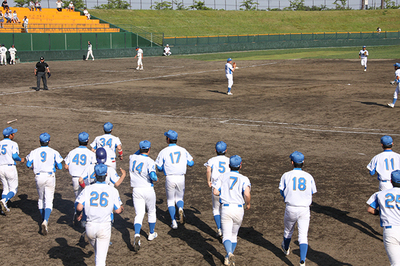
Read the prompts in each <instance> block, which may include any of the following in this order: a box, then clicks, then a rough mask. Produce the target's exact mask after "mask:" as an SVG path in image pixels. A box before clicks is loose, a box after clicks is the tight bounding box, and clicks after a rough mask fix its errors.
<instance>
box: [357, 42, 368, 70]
mask: <svg viewBox="0 0 400 266" xmlns="http://www.w3.org/2000/svg"><path fill="white" fill-rule="evenodd" d="M358 58H359V59H361V65H362V66H363V67H364V71H367V59H368V51H367V46H363V48H362V49H361V50H360V52H359V53H358Z"/></svg>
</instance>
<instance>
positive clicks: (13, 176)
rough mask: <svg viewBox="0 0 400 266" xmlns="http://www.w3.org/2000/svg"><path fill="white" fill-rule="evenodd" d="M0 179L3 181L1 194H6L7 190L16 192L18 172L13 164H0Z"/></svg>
mask: <svg viewBox="0 0 400 266" xmlns="http://www.w3.org/2000/svg"><path fill="white" fill-rule="evenodd" d="M0 180H1V183H3V195H7V194H8V193H9V192H14V194H17V189H18V172H17V167H15V165H8V164H6V165H0Z"/></svg>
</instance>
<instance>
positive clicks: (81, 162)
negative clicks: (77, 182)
mask: <svg viewBox="0 0 400 266" xmlns="http://www.w3.org/2000/svg"><path fill="white" fill-rule="evenodd" d="M64 161H65V164H67V165H68V166H69V168H68V171H69V173H70V175H71V176H78V177H79V176H82V174H83V172H84V171H85V169H86V168H87V166H88V165H90V164H94V163H96V154H95V153H94V152H92V151H91V150H89V149H88V148H86V147H84V146H80V147H77V148H75V149H73V150H72V151H70V152H69V153H68V155H67V157H65V159H64Z"/></svg>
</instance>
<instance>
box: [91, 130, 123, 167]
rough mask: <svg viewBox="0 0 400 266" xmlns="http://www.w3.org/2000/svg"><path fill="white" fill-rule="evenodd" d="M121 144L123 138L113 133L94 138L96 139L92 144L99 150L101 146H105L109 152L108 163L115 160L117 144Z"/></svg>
mask: <svg viewBox="0 0 400 266" xmlns="http://www.w3.org/2000/svg"><path fill="white" fill-rule="evenodd" d="M118 145H121V140H120V139H119V138H118V137H116V136H113V135H111V134H104V135H101V136H98V137H96V138H95V139H94V141H93V142H92V143H91V144H90V146H92V148H93V149H95V150H97V149H98V148H100V147H103V148H104V149H105V150H106V152H107V161H106V163H105V164H106V165H110V164H111V163H114V162H115V157H116V150H117V146H118Z"/></svg>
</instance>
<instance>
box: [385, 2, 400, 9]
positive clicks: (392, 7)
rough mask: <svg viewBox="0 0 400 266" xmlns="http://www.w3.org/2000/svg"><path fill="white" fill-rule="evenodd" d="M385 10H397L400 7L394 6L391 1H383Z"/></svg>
mask: <svg viewBox="0 0 400 266" xmlns="http://www.w3.org/2000/svg"><path fill="white" fill-rule="evenodd" d="M384 1H385V8H386V9H398V8H399V7H400V6H396V3H395V2H394V1H391V0H384Z"/></svg>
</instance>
